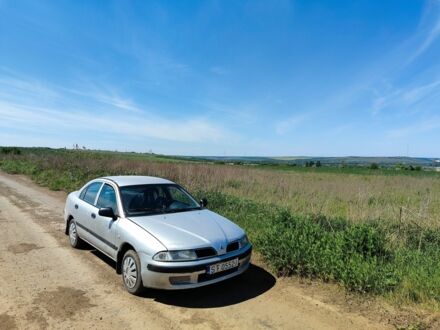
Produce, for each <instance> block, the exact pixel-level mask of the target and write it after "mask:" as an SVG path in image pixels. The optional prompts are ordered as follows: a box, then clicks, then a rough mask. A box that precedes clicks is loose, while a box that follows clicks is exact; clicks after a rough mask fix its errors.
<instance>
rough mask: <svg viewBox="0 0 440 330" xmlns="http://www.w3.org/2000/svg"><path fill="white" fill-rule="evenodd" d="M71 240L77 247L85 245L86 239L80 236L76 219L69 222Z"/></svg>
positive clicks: (71, 243)
mask: <svg viewBox="0 0 440 330" xmlns="http://www.w3.org/2000/svg"><path fill="white" fill-rule="evenodd" d="M69 242H70V245H71V246H72V247H73V248H75V249H79V248H81V247H82V246H83V245H84V241H83V240H82V239H81V238H80V237H79V236H78V229H77V227H76V223H75V221H74V220H70V222H69Z"/></svg>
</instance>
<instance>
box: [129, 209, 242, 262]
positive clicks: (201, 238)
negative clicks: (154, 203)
mask: <svg viewBox="0 0 440 330" xmlns="http://www.w3.org/2000/svg"><path fill="white" fill-rule="evenodd" d="M130 220H131V221H133V222H135V223H136V224H138V225H139V226H140V227H142V228H144V229H145V230H147V231H148V232H149V233H150V234H152V235H153V236H155V237H156V238H157V239H158V240H159V241H160V242H161V243H162V244H163V245H164V246H165V247H166V248H167V249H168V250H181V249H196V248H201V247H208V246H211V247H213V248H214V249H216V250H217V253H218V254H223V253H225V252H226V246H227V244H228V243H229V242H231V241H235V240H237V239H239V238H241V237H242V236H243V235H244V231H243V229H241V228H240V227H238V226H237V225H236V224H235V223H233V222H232V221H230V220H228V219H226V218H224V217H222V216H220V215H218V214H217V213H214V212H212V211H209V210H206V209H205V210H195V211H187V212H179V213H170V214H158V215H149V216H142V217H130Z"/></svg>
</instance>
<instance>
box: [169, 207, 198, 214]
mask: <svg viewBox="0 0 440 330" xmlns="http://www.w3.org/2000/svg"><path fill="white" fill-rule="evenodd" d="M194 210H201V208H200V207H189V208H185V209H171V210H165V213H178V212H187V211H194Z"/></svg>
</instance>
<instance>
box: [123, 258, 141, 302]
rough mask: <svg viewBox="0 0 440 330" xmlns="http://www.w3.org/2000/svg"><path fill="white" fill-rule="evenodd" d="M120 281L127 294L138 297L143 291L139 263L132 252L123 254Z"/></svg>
mask: <svg viewBox="0 0 440 330" xmlns="http://www.w3.org/2000/svg"><path fill="white" fill-rule="evenodd" d="M122 280H123V282H124V286H125V288H126V289H127V291H128V292H130V293H131V294H134V295H139V294H140V293H142V291H143V290H144V286H143V284H142V278H141V261H140V259H139V256H138V255H137V253H136V252H135V251H133V250H128V251H127V252H125V255H124V258H123V259H122Z"/></svg>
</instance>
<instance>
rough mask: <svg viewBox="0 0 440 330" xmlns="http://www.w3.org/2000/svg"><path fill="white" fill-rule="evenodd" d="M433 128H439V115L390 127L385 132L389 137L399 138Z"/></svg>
mask: <svg viewBox="0 0 440 330" xmlns="http://www.w3.org/2000/svg"><path fill="white" fill-rule="evenodd" d="M435 129H440V117H437V116H436V117H432V118H429V119H426V120H423V121H420V122H416V123H414V124H412V125H408V126H405V127H399V128H395V129H391V130H389V131H388V132H387V135H388V137H390V138H395V139H399V138H404V137H407V136H411V135H416V134H420V133H425V132H429V131H432V130H435Z"/></svg>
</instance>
